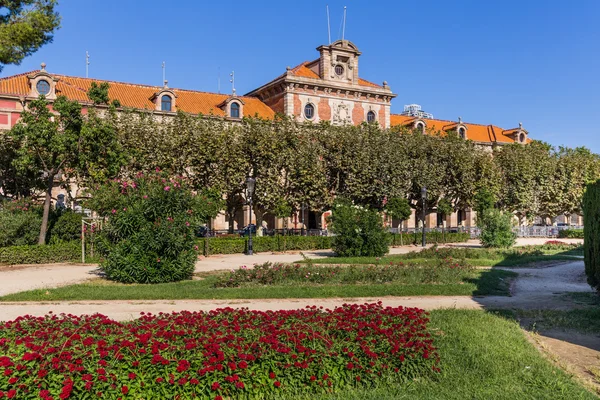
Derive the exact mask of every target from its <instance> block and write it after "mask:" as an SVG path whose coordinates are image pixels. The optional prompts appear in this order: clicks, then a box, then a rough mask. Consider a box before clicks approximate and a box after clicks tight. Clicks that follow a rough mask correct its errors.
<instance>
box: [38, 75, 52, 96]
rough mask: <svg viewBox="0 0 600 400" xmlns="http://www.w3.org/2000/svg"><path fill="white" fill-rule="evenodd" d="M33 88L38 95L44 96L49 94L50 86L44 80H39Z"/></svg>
mask: <svg viewBox="0 0 600 400" xmlns="http://www.w3.org/2000/svg"><path fill="white" fill-rule="evenodd" d="M35 88H36V89H37V92H38V93H39V94H43V95H44V96H45V95H47V94H48V93H50V84H49V83H48V81H46V80H43V79H42V80H39V81H38V82H37V84H36V85H35Z"/></svg>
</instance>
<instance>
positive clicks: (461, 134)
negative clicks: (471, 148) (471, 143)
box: [458, 126, 467, 139]
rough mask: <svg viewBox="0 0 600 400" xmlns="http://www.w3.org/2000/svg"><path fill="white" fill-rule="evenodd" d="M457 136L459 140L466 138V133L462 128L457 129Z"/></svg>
mask: <svg viewBox="0 0 600 400" xmlns="http://www.w3.org/2000/svg"><path fill="white" fill-rule="evenodd" d="M458 136H460V137H461V139H466V138H467V131H466V130H465V128H463V127H462V126H461V127H460V128H458Z"/></svg>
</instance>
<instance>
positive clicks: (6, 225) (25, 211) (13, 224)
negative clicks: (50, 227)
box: [0, 200, 42, 247]
mask: <svg viewBox="0 0 600 400" xmlns="http://www.w3.org/2000/svg"><path fill="white" fill-rule="evenodd" d="M30 201H31V200H24V201H21V202H19V205H16V204H11V205H10V206H8V204H4V205H1V207H2V208H0V227H1V229H0V247H6V246H21V245H32V244H35V243H37V241H38V236H39V233H40V226H41V224H42V217H41V213H40V212H38V211H39V208H38V209H37V210H31V209H30ZM7 206H8V207H7Z"/></svg>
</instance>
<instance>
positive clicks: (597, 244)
mask: <svg viewBox="0 0 600 400" xmlns="http://www.w3.org/2000/svg"><path fill="white" fill-rule="evenodd" d="M583 216H584V220H585V224H584V225H583V232H584V237H585V238H584V241H583V258H584V263H585V274H586V275H587V281H588V283H589V284H590V286H591V287H593V288H595V289H596V290H600V181H597V182H595V183H590V184H589V185H587V188H586V190H585V193H584V194H583Z"/></svg>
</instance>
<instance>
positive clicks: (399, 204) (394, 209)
mask: <svg viewBox="0 0 600 400" xmlns="http://www.w3.org/2000/svg"><path fill="white" fill-rule="evenodd" d="M384 210H385V213H386V214H387V215H389V216H390V217H392V218H394V219H397V220H400V221H401V223H402V221H405V220H407V219H408V218H409V217H410V215H411V214H412V210H411V208H410V204H408V200H407V199H405V198H403V197H392V198H391V199H389V200H388V201H387V203H386V204H385V208H384Z"/></svg>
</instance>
